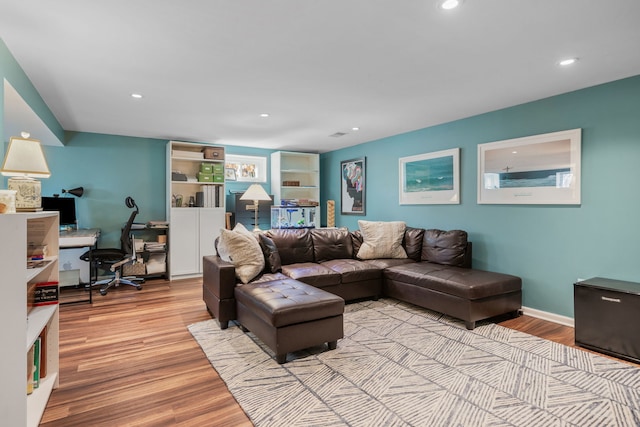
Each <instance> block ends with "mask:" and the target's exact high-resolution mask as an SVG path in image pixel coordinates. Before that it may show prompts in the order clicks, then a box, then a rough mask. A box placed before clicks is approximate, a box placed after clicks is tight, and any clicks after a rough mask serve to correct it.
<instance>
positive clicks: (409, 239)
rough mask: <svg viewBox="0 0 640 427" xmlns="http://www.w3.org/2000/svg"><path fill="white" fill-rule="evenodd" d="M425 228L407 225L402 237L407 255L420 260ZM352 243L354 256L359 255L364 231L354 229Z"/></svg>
mask: <svg viewBox="0 0 640 427" xmlns="http://www.w3.org/2000/svg"><path fill="white" fill-rule="evenodd" d="M424 231H425V230H424V228H414V227H407V228H406V230H405V231H404V239H402V247H403V248H404V250H405V252H406V253H407V257H408V258H410V259H412V260H414V261H420V259H421V256H422V241H423V240H424ZM349 234H350V235H351V244H352V245H353V258H357V257H358V252H359V251H360V246H362V241H363V238H362V232H361V231H360V230H353V231H352V232H351V233H349Z"/></svg>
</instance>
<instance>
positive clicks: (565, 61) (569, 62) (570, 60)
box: [558, 58, 578, 67]
mask: <svg viewBox="0 0 640 427" xmlns="http://www.w3.org/2000/svg"><path fill="white" fill-rule="evenodd" d="M577 60H578V58H567V59H563V60H561V61H560V62H558V64H560V65H562V66H563V67H566V66H567V65H572V64H575V63H576V61H577Z"/></svg>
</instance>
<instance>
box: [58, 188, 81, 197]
mask: <svg viewBox="0 0 640 427" xmlns="http://www.w3.org/2000/svg"><path fill="white" fill-rule="evenodd" d="M64 193H68V194H72V195H74V196H76V197H82V195H83V194H84V187H77V188H72V189H71V190H65V189H64V188H63V189H62V194H64Z"/></svg>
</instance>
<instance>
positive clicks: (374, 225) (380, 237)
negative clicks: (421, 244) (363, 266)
mask: <svg viewBox="0 0 640 427" xmlns="http://www.w3.org/2000/svg"><path fill="white" fill-rule="evenodd" d="M358 226H359V227H360V231H361V232H362V240H363V241H362V246H360V250H359V251H358V258H360V259H376V258H406V257H407V253H406V252H405V250H404V248H403V247H402V239H403V237H404V230H405V229H406V228H407V224H406V223H404V222H403V221H389V222H384V221H362V220H360V221H358Z"/></svg>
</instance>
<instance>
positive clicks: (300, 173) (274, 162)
mask: <svg viewBox="0 0 640 427" xmlns="http://www.w3.org/2000/svg"><path fill="white" fill-rule="evenodd" d="M291 182H297V185H287V183H291ZM271 192H272V193H273V204H274V205H275V206H279V205H281V204H282V201H283V200H298V201H299V200H309V201H312V202H317V203H319V202H320V155H319V154H314V153H300V152H295V151H276V152H275V153H271ZM301 205H304V203H302V204H301ZM315 223H316V224H317V225H318V226H320V224H321V223H322V222H321V218H320V207H319V206H318V208H317V209H316V217H315Z"/></svg>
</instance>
